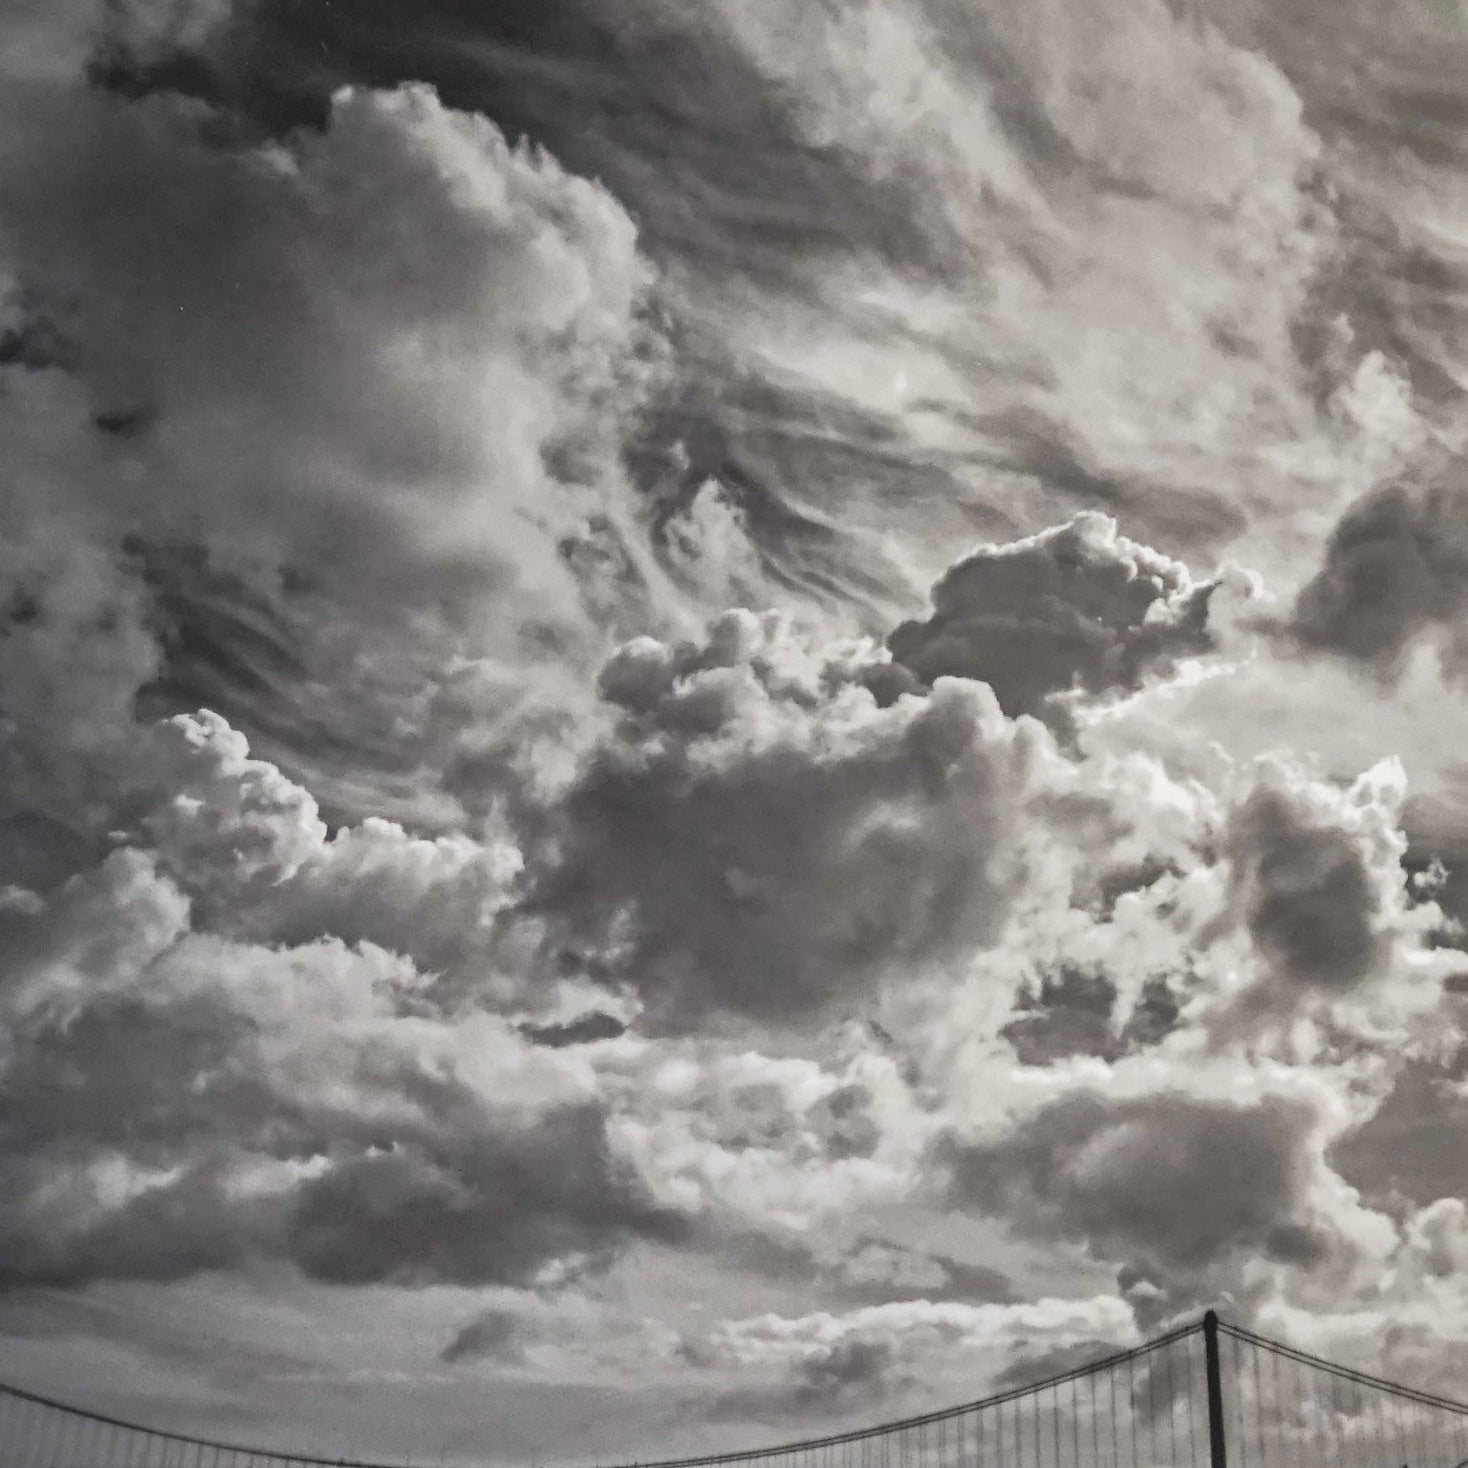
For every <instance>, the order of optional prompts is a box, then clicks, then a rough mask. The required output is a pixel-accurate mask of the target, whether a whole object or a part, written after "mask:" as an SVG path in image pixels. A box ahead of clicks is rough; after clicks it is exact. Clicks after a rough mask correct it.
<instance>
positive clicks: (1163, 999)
mask: <svg viewBox="0 0 1468 1468" xmlns="http://www.w3.org/2000/svg"><path fill="white" fill-rule="evenodd" d="M1116 998H1117V994H1116V985H1115V984H1114V983H1113V982H1112V981H1111V979H1110V978H1109V977H1108V976H1107V975H1106V974H1105V973H1104V972H1100V971H1088V970H1085V969H1081V968H1076V967H1073V966H1070V965H1061V967H1060V968H1059V969H1058V970H1057V971H1055V972H1053V973H1050V972H1046V973H1044V974H1043V975H1042V976H1041V980H1040V987H1039V990H1038V992H1036V991H1035V990H1032V989H1026V990H1024V991H1023V992H1022V993H1021V995H1020V997H1019V999H1018V1001H1017V1002H1016V1005H1015V1007H1016V1009H1018V1010H1019V1011H1020V1013H1019V1016H1018V1017H1017V1018H1016V1019H1013V1020H1011V1021H1010V1022H1009V1023H1008V1024H1007V1025H1005V1026H1004V1028H1003V1029H1002V1030H1001V1031H1000V1034H1001V1035H1002V1036H1003V1037H1004V1038H1005V1039H1006V1040H1008V1041H1009V1043H1010V1044H1011V1045H1012V1046H1014V1052H1015V1055H1016V1056H1017V1057H1018V1059H1019V1062H1020V1064H1021V1065H1049V1064H1050V1063H1051V1062H1053V1061H1056V1060H1062V1059H1065V1058H1067V1057H1068V1056H1072V1055H1095V1056H1099V1057H1100V1058H1101V1059H1104V1060H1116V1059H1118V1058H1119V1057H1120V1056H1122V1055H1125V1054H1127V1053H1128V1052H1129V1051H1132V1050H1135V1049H1141V1048H1144V1047H1146V1046H1149V1045H1155V1044H1157V1043H1158V1042H1159V1041H1161V1040H1162V1039H1163V1038H1165V1036H1166V1035H1167V1034H1168V1033H1169V1032H1170V1031H1171V1030H1172V1028H1173V1027H1174V1026H1175V1025H1176V1023H1177V1017H1178V1013H1179V1005H1178V1001H1177V998H1176V996H1175V995H1174V994H1173V992H1172V990H1171V989H1170V988H1169V987H1168V984H1167V981H1166V980H1165V979H1162V978H1150V979H1147V980H1146V981H1145V982H1144V983H1143V985H1142V992H1141V994H1140V995H1139V996H1138V999H1137V1002H1136V1004H1135V1005H1134V1006H1133V1008H1132V1012H1131V1013H1130V1015H1128V1016H1127V1018H1126V1019H1125V1021H1124V1022H1123V1023H1120V1024H1118V1021H1117V1016H1116V1014H1115V1010H1116Z"/></svg>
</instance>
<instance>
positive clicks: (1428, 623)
mask: <svg viewBox="0 0 1468 1468" xmlns="http://www.w3.org/2000/svg"><path fill="white" fill-rule="evenodd" d="M1464 506H1465V499H1464V494H1463V491H1462V490H1461V488H1460V487H1459V486H1458V485H1457V483H1456V482H1455V480H1454V479H1451V478H1449V479H1444V480H1440V481H1439V482H1436V483H1431V484H1428V485H1426V486H1421V487H1419V486H1415V485H1412V484H1410V483H1399V484H1394V485H1390V486H1388V487H1386V488H1384V489H1379V490H1376V491H1374V492H1373V493H1372V494H1370V495H1368V496H1367V497H1366V498H1364V499H1363V500H1361V501H1360V502H1359V503H1357V504H1356V505H1354V506H1353V507H1352V508H1351V509H1350V510H1349V511H1348V512H1347V513H1346V515H1345V516H1344V518H1343V519H1342V520H1341V522H1340V524H1338V525H1337V526H1336V527H1335V529H1334V531H1333V532H1332V533H1331V537H1330V541H1329V543H1328V544H1327V546H1326V548H1325V555H1324V560H1323V563H1322V564H1321V567H1320V569H1319V571H1317V572H1316V574H1315V576H1314V578H1313V579H1312V580H1311V581H1310V582H1309V584H1308V585H1307V586H1305V588H1304V589H1303V590H1302V591H1301V593H1300V596H1299V600H1298V602H1297V604H1296V607H1295V618H1294V631H1295V634H1296V635H1297V636H1298V637H1299V639H1300V640H1301V642H1303V643H1304V644H1305V645H1306V646H1307V647H1311V648H1318V649H1320V650H1322V651H1327V652H1334V653H1338V654H1340V655H1342V656H1344V657H1347V658H1350V659H1352V660H1353V661H1354V662H1356V663H1358V664H1360V665H1362V666H1364V667H1366V668H1369V669H1372V670H1374V671H1375V672H1376V673H1378V674H1380V675H1382V676H1384V677H1393V676H1396V675H1398V674H1400V672H1401V671H1402V669H1403V667H1404V664H1405V661H1406V657H1407V654H1408V652H1409V650H1410V649H1411V647H1412V646H1413V644H1414V643H1416V642H1417V641H1418V640H1419V639H1422V638H1427V637H1431V638H1433V639H1435V640H1436V641H1437V643H1438V645H1439V646H1440V648H1441V653H1442V658H1443V663H1444V666H1445V669H1446V671H1447V672H1448V673H1449V674H1450V675H1451V676H1453V677H1459V676H1461V674H1462V672H1463V670H1464V668H1465V667H1468V632H1465V630H1464V625H1463V623H1464V613H1465V610H1468V541H1465V539H1464V533H1463V522H1464Z"/></svg>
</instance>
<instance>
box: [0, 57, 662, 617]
mask: <svg viewBox="0 0 1468 1468" xmlns="http://www.w3.org/2000/svg"><path fill="white" fill-rule="evenodd" d="M41 100H42V102H43V105H45V106H46V107H48V108H49V109H50V111H51V112H52V114H53V127H52V129H51V131H50V132H49V133H41V132H34V133H33V134H32V136H33V140H34V141H35V143H36V147H35V148H34V149H33V150H31V151H30V152H29V153H28V154H27V155H26V156H25V158H24V160H23V161H20V162H18V161H16V160H15V159H13V158H12V159H11V160H10V162H9V164H8V169H9V179H8V184H9V190H8V209H7V220H6V224H7V243H8V245H9V248H10V254H11V258H12V269H13V270H14V272H15V274H16V275H17V276H18V278H19V279H20V280H21V281H22V282H24V283H25V287H26V290H27V292H28V299H29V300H30V301H31V302H33V305H32V307H31V309H32V311H33V312H37V313H40V314H43V315H46V316H49V317H51V318H52V319H56V320H58V321H59V323H60V325H59V329H60V331H61V332H62V333H63V335H64V337H65V339H66V340H67V341H68V342H69V343H71V344H72V346H73V349H74V351H75V353H76V358H77V362H78V368H77V371H78V373H79V375H80V378H81V380H82V382H83V383H84V384H85V386H86V389H87V392H88V394H89V396H90V399H91V404H92V413H93V416H94V417H95V416H96V415H98V414H113V415H116V414H135V413H140V412H141V413H145V414H148V415H156V418H154V419H153V420H152V421H151V425H149V424H148V423H144V424H142V425H141V426H140V427H139V430H138V433H137V435H136V437H135V439H133V440H132V441H130V442H129V445H128V452H127V454H126V455H121V454H119V455H116V456H115V457H116V459H117V463H116V467H115V468H114V471H113V473H112V474H111V475H110V476H108V488H107V490H106V491H103V490H102V488H101V486H96V485H93V486H88V485H86V484H83V483H74V482H68V483H65V484H63V485H53V486H52V488H53V490H54V491H58V492H60V493H61V494H63V495H64V496H66V497H67V498H70V499H72V500H75V499H77V498H82V497H85V499H86V501H87V506H88V508H89V509H93V510H97V509H101V508H102V507H103V506H104V505H106V506H107V508H108V510H109V511H110V513H111V514H112V515H113V516H116V517H117V518H119V519H124V520H125V521H127V520H130V521H131V522H132V523H131V524H130V525H128V524H125V526H124V528H138V529H142V530H144V531H151V532H154V533H157V534H161V535H163V536H166V537H170V538H176V537H178V536H180V535H188V534H190V533H191V532H192V533H195V534H198V535H200V536H202V537H203V538H205V539H206V540H210V539H213V538H215V537H221V538H222V536H223V534H224V533H226V532H227V533H229V534H231V535H233V536H234V537H236V539H237V541H238V542H239V546H238V547H237V548H236V557H235V558H236V561H239V560H240V559H241V556H240V551H241V550H243V549H244V548H247V547H254V548H256V549H258V550H261V551H266V552H273V553H275V554H276V555H284V556H285V557H287V558H288V559H289V560H291V561H292V562H294V563H295V564H296V565H297V566H299V567H300V568H302V569H305V568H307V567H310V568H311V571H312V574H313V575H316V576H318V577H326V578H327V579H330V580H332V581H333V583H334V584H335V588H336V591H337V593H338V594H344V593H347V592H349V591H350V589H351V586H352V584H353V582H354V581H355V579H356V578H357V577H359V576H360V575H362V574H363V573H364V572H366V571H367V570H368V569H369V568H370V569H372V570H374V571H375V572H376V573H377V574H379V575H388V576H393V575H397V576H399V577H401V575H402V573H403V572H405V571H407V570H409V569H412V568H415V567H416V568H417V569H419V570H422V569H423V568H425V567H427V566H432V567H436V568H438V570H439V579H437V580H436V581H435V582H434V583H433V585H432V590H433V591H434V592H435V593H437V594H449V595H452V594H453V591H454V580H453V578H454V577H455V576H458V577H459V578H460V579H461V580H462V579H463V578H465V577H467V578H469V582H470V584H471V585H472V584H473V583H474V582H475V581H478V582H479V583H481V584H485V585H487V586H489V587H493V586H495V585H496V584H497V585H498V586H499V587H500V588H502V589H505V588H512V587H514V586H515V585H519V586H520V587H522V588H524V589H526V592H527V594H532V595H533V596H534V597H536V598H545V602H544V605H546V606H547V608H548V609H549V610H552V611H554V610H557V609H556V608H555V604H554V598H555V597H556V595H557V594H560V595H561V596H562V597H563V598H567V599H568V600H569V602H571V603H574V600H575V587H574V585H573V583H572V582H571V579H570V578H569V577H568V574H567V572H566V570H565V567H564V564H563V562H562V561H561V560H560V559H559V557H558V556H557V554H556V541H557V539H558V538H560V537H561V536H564V535H568V534H573V533H574V532H575V531H576V529H577V528H578V526H584V524H585V521H586V519H587V517H588V515H589V514H590V513H591V511H592V509H593V507H594V505H595V503H596V494H595V491H593V490H589V489H587V488H586V487H585V485H586V481H587V479H588V477H589V478H591V479H595V478H596V477H597V476H598V475H601V476H603V477H604V475H605V471H606V461H605V458H604V457H602V458H598V455H600V454H603V451H604V449H605V447H606V445H607V443H608V442H614V441H615V427H614V426H613V425H612V424H611V422H610V420H609V419H608V417H607V412H608V409H609V407H610V405H611V402H612V401H613V400H615V399H616V394H617V392H618V384H619V380H620V378H619V374H623V373H630V374H632V375H633V376H635V372H636V367H635V363H634V362H633V347H634V338H635V336H636V329H635V324H634V316H635V313H636V310H637V308H638V304H639V301H640V299H641V296H642V293H643V292H644V290H645V289H646V287H647V285H648V284H649V281H650V275H649V271H648V268H647V266H646V265H645V264H644V263H643V262H642V260H641V259H640V257H639V256H638V254H637V251H636V244H635V236H634V231H633V227H632V224H631V222H630V220H629V219H628V218H627V216H626V214H625V213H624V212H623V211H622V210H621V209H620V208H619V207H618V206H617V204H616V203H615V202H614V201H613V200H612V199H611V198H610V197H609V196H608V195H607V194H606V193H605V192H604V191H602V190H600V189H598V188H597V187H596V186H595V185H593V184H591V183H588V182H586V181H584V180H581V179H578V178H575V177H572V176H570V175H568V174H566V173H565V172H564V171H563V170H562V169H560V168H559V166H558V165H556V163H555V162H554V161H553V160H551V159H550V158H548V157H546V156H544V155H542V154H536V153H534V152H532V151H531V150H529V149H526V148H520V149H515V148H512V147H511V146H510V145H509V144H508V143H507V142H506V141H505V139H504V138H503V136H502V135H501V134H500V133H499V132H498V131H497V130H496V129H495V128H494V127H493V126H492V125H491V124H490V123H488V122H487V121H485V120H484V119H482V118H478V117H472V116H469V115H467V114H463V113H455V112H452V111H450V110H449V109H447V108H444V107H442V106H441V105H440V104H439V102H438V100H437V98H436V96H435V95H434V94H433V92H432V91H431V89H429V88H427V87H421V86H420V87H405V88H402V89H399V90H397V91H394V92H372V91H364V90H358V91H344V92H342V93H340V94H339V95H338V96H337V97H336V98H335V100H334V102H333V106H332V113H331V118H330V120H329V123H328V126H327V127H326V128H325V129H324V130H323V131H322V132H320V133H318V134H300V135H298V136H296V137H294V138H292V139H291V140H290V142H289V143H288V144H285V145H282V146H275V145H272V146H265V147H258V148H250V147H244V148H241V147H224V146H219V145H217V144H215V143H213V142H211V141H210V140H209V137H208V130H207V124H208V121H209V115H208V113H207V112H206V111H205V110H203V109H201V108H200V107H198V106H189V105H185V104H184V103H182V102H180V101H179V100H178V99H177V98H169V97H167V96H159V97H152V98H147V99H144V100H141V101H139V102H135V103H123V102H121V101H118V100H116V99H109V98H105V97H100V96H95V95H93V96H78V95H76V94H74V93H69V94H67V95H65V96H59V97H50V96H47V97H44V98H43V99H41ZM226 347H227V349H226ZM60 426H61V425H58V429H59V428H60ZM84 431H85V430H83V429H80V428H78V429H76V430H74V432H78V433H79V432H84ZM609 434H611V435H612V438H611V439H610V440H609V438H608V435H609ZM129 461H131V463H132V464H134V465H135V466H136V467H134V468H133V469H131V471H130V472H124V471H125V470H126V468H127V464H128V462H129ZM552 465H560V466H562V468H561V469H560V472H559V474H558V473H557V472H556V471H555V470H554V469H553V468H548V467H547V466H552ZM143 478H145V479H146V482H147V492H146V493H139V492H137V491H136V490H134V489H132V488H130V485H132V484H133V483H135V482H137V481H138V480H139V479H143ZM245 506H249V507H250V508H249V510H248V511H246V509H245V508H244V507H245ZM517 521H518V522H519V523H520V524H522V525H523V527H524V528H523V529H517V528H516V524H517ZM328 539H329V543H330V545H331V548H332V555H331V556H330V557H329V558H326V557H322V556H321V552H322V551H323V550H324V549H325V548H326V546H327V544H328ZM530 588H533V593H531V592H530V591H529V589H530ZM409 591H410V586H409V584H408V583H407V582H400V585H399V594H408V592H409ZM560 610H561V611H562V612H564V611H565V610H566V608H565V607H564V606H563V607H562V608H561V609H560Z"/></svg>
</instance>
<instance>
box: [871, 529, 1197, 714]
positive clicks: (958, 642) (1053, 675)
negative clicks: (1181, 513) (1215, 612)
mask: <svg viewBox="0 0 1468 1468" xmlns="http://www.w3.org/2000/svg"><path fill="white" fill-rule="evenodd" d="M1214 589H1215V583H1212V582H1204V583H1195V582H1194V581H1193V578H1192V576H1191V575H1190V574H1189V572H1188V569H1187V567H1186V566H1184V565H1182V564H1181V563H1179V562H1177V561H1174V560H1172V559H1170V558H1169V557H1167V556H1164V555H1162V554H1160V553H1159V552H1157V551H1154V550H1151V549H1149V548H1148V547H1147V546H1144V545H1139V544H1137V543H1136V542H1135V541H1131V540H1128V539H1127V538H1126V537H1125V536H1119V535H1118V534H1117V530H1116V521H1115V520H1113V519H1111V518H1110V517H1109V516H1107V515H1100V514H1094V513H1091V514H1084V515H1079V516H1077V517H1076V518H1075V519H1073V520H1071V521H1069V522H1068V523H1067V524H1065V525H1058V526H1055V527H1054V528H1053V529H1050V530H1045V531H1042V532H1040V533H1039V534H1038V535H1033V536H1029V537H1027V538H1025V539H1022V540H1017V541H1014V542H1012V543H1010V544H1008V545H1002V546H984V547H981V548H980V549H979V550H977V551H975V552H974V553H973V554H972V555H970V556H967V557H966V558H965V559H963V560H961V561H959V562H957V563H956V564H955V565H954V566H952V567H950V568H949V570H948V571H946V572H945V573H944V574H943V576H942V578H941V579H940V580H939V581H938V583H937V584H936V585H935V586H934V588H933V612H932V615H931V616H930V617H928V618H927V619H926V620H924V621H921V622H917V621H913V622H904V623H902V624H901V626H899V627H897V628H895V629H894V630H893V632H892V634H891V635H890V636H889V638H888V639H887V643H888V646H889V647H890V648H891V650H892V656H893V658H894V659H895V660H896V661H897V662H898V663H901V664H902V665H903V666H904V667H906V668H909V669H911V671H912V672H913V673H914V674H915V675H916V676H917V677H918V678H920V679H921V680H922V681H923V682H924V683H932V682H933V681H934V679H936V678H940V677H944V676H948V677H960V678H975V679H978V680H980V681H981V682H985V683H988V684H989V686H990V687H991V688H993V690H994V692H995V695H996V696H997V697H998V699H999V703H1000V706H1001V707H1002V708H1003V709H1004V711H1005V712H1006V713H1008V714H1010V715H1012V716H1013V715H1018V714H1036V713H1038V714H1042V715H1048V716H1049V717H1051V718H1055V717H1061V718H1062V719H1063V714H1061V713H1060V711H1059V710H1058V708H1057V706H1056V703H1055V695H1057V694H1065V693H1068V692H1071V691H1072V690H1078V691H1081V692H1084V693H1086V694H1092V695H1096V694H1107V693H1113V692H1126V691H1130V690H1132V689H1135V688H1137V687H1139V686H1140V684H1141V682H1142V679H1143V677H1144V676H1145V675H1146V674H1147V673H1149V672H1159V673H1166V672H1167V671H1168V670H1169V669H1170V668H1171V667H1172V666H1173V665H1174V664H1175V663H1176V662H1177V660H1178V659H1179V658H1182V657H1186V656H1196V655H1200V654H1202V653H1205V652H1208V651H1209V650H1211V648H1212V647H1213V639H1212V637H1211V635H1210V633H1209V631H1208V602H1209V598H1210V597H1211V596H1212V594H1213V591H1214Z"/></svg>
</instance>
